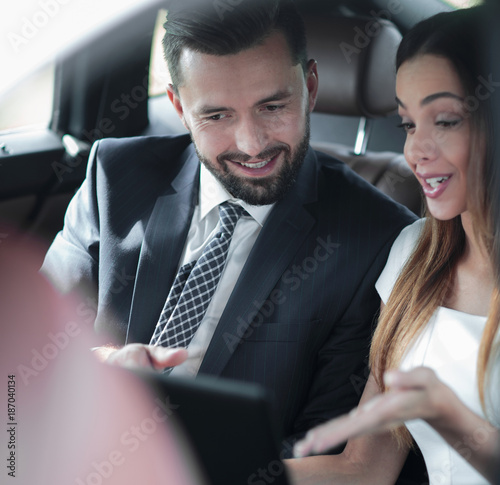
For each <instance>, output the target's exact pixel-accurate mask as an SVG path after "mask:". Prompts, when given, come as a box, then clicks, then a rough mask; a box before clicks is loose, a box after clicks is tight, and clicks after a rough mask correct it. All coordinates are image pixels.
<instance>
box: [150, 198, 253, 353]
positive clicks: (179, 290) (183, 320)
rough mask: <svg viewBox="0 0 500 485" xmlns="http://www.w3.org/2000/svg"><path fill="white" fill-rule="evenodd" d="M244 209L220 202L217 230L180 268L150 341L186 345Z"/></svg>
mask: <svg viewBox="0 0 500 485" xmlns="http://www.w3.org/2000/svg"><path fill="white" fill-rule="evenodd" d="M243 212H244V209H243V207H241V206H240V205H237V204H232V203H230V202H224V203H223V204H221V205H220V206H219V217H220V223H221V224H220V231H219V232H217V233H216V234H215V235H214V236H213V237H212V239H211V240H210V241H209V242H208V244H207V245H206V247H205V249H204V250H203V253H202V254H201V256H200V257H199V258H198V260H197V261H194V262H191V263H188V264H185V265H184V266H182V267H181V268H180V269H179V272H178V273H177V276H176V278H175V281H174V284H173V285H172V288H171V289H170V292H169V294H168V297H167V301H166V302H165V306H164V308H163V310H162V312H161V315H160V319H159V320H158V323H157V325H156V328H155V332H154V334H153V337H152V338H151V342H150V344H151V345H163V346H165V347H187V346H188V345H189V342H191V339H192V338H193V336H194V334H195V333H196V330H197V329H198V326H199V325H200V323H201V320H202V319H203V316H204V315H205V312H206V311H207V308H208V305H209V303H210V300H211V299H212V296H213V294H214V293H215V290H216V288H217V285H218V283H219V279H220V276H221V273H222V270H223V269H224V266H225V264H226V256H227V252H228V249H229V244H230V243H231V238H232V237H233V232H234V228H235V226H236V223H237V222H238V219H239V218H240V216H241V214H242V213H243Z"/></svg>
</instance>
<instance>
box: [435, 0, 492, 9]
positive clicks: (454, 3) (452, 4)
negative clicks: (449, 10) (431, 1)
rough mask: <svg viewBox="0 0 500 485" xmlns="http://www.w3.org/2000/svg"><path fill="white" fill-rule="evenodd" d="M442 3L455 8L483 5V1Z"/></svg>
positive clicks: (470, 0) (455, 0) (443, 0)
mask: <svg viewBox="0 0 500 485" xmlns="http://www.w3.org/2000/svg"><path fill="white" fill-rule="evenodd" d="M441 1H442V2H443V3H447V4H448V5H451V6H452V7H455V8H469V7H474V6H475V5H480V4H482V3H483V0H441Z"/></svg>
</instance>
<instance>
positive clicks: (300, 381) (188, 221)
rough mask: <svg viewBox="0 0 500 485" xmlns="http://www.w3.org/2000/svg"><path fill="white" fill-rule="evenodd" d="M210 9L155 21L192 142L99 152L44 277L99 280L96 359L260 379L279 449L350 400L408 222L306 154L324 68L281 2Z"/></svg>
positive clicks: (68, 286) (101, 147)
mask: <svg viewBox="0 0 500 485" xmlns="http://www.w3.org/2000/svg"><path fill="white" fill-rule="evenodd" d="M172 3H173V4H174V6H175V5H176V3H175V2H172ZM204 5H205V7H204V8H201V7H200V6H199V5H198V6H197V8H196V9H195V10H193V9H192V8H190V2H186V1H185V0H182V1H179V2H177V8H172V9H171V10H170V11H169V13H168V17H167V22H166V24H165V27H166V35H165V39H164V46H165V55H166V59H167V62H168V66H169V70H170V73H171V77H172V84H171V85H169V87H168V96H169V98H170V100H171V102H172V103H173V105H174V107H175V109H176V111H177V113H178V114H179V116H180V118H181V119H182V121H183V123H184V125H185V126H186V128H187V129H188V130H189V134H188V135H182V136H173V137H169V136H164V137H137V138H129V139H119V140H118V139H107V140H101V141H99V142H97V143H96V144H95V146H94V148H93V151H92V153H91V155H90V160H89V168H88V173H87V178H86V180H85V182H84V183H83V185H82V187H81V188H80V190H79V191H78V193H77V194H76V196H75V198H74V199H73V201H72V202H71V204H70V206H69V208H68V213H67V215H66V219H65V227H64V229H63V230H62V231H61V233H60V234H59V235H58V236H57V238H56V240H55V241H54V243H53V245H52V247H51V248H50V250H49V252H48V254H47V257H46V260H45V263H44V268H43V270H44V272H45V273H46V274H48V275H49V276H50V278H51V279H52V280H53V281H54V283H55V284H56V285H57V286H58V287H59V288H60V289H61V290H63V291H71V290H74V289H76V288H78V287H82V286H84V287H88V286H89V285H92V286H94V287H96V288H97V300H98V303H97V318H96V323H95V327H96V330H97V331H99V332H101V333H105V334H106V335H112V337H113V339H114V345H112V346H108V347H103V348H102V349H100V350H99V352H98V354H99V355H101V357H102V358H107V359H108V360H109V361H110V362H114V363H119V364H124V365H146V366H152V367H154V368H156V369H162V368H164V367H169V368H172V367H173V370H172V371H171V372H172V374H177V375H191V376H194V375H197V374H211V375H216V376H221V377H227V378H232V379H238V380H242V381H250V382H256V383H259V384H261V385H262V386H264V387H265V388H267V389H268V390H270V391H271V392H272V393H273V395H274V397H275V404H276V409H277V416H278V417H279V423H278V424H279V426H280V428H281V430H282V431H283V433H284V435H285V436H287V437H289V441H288V442H287V445H286V446H285V448H286V449H287V450H291V445H292V444H293V440H294V439H295V436H300V435H302V434H303V433H304V432H305V431H306V430H308V429H309V428H311V427H312V426H314V425H316V424H318V423H319V422H322V421H325V420H327V419H330V418H332V417H333V416H337V415H339V414H342V413H345V412H347V411H349V410H350V409H352V408H353V407H354V406H355V405H356V403H357V401H358V399H359V396H360V394H361V391H362V387H363V385H362V384H363V382H364V378H365V375H366V373H365V370H366V369H365V367H366V357H367V355H368V345H369V340H370V336H371V333H372V330H373V321H374V317H375V315H376V313H377V309H378V306H379V299H378V296H377V294H376V291H375V288H374V283H375V281H376V279H377V277H378V275H379V273H380V272H381V270H382V268H383V267H384V264H385V262H386V258H387V255H388V252H389V249H390V247H391V244H392V242H393V240H394V239H395V237H396V236H397V235H398V234H399V232H400V230H401V229H402V227H404V226H405V225H407V224H409V223H410V222H412V221H413V220H414V217H413V216H412V215H411V214H410V213H409V212H408V211H407V210H406V209H404V208H403V207H402V206H399V205H397V204H395V203H394V202H392V201H391V200H389V199H388V198H387V197H385V196H384V195H382V194H381V193H380V192H378V191H377V190H376V189H374V188H373V187H372V186H371V185H369V184H368V183H366V182H365V181H364V180H362V179H361V178H360V177H358V176H357V175H356V174H354V173H353V172H352V171H351V170H350V169H349V168H347V167H346V166H345V165H344V164H343V163H341V162H339V161H336V160H333V159H331V158H329V157H327V156H326V155H323V154H320V153H317V152H314V151H313V150H312V149H311V148H310V147H309V114H310V112H311V111H312V110H313V108H314V104H315V100H316V94H317V89H318V72H317V67H316V62H315V61H314V60H308V58H307V53H306V43H305V31H304V25H303V22H302V19H301V17H300V16H299V14H298V12H297V11H296V9H295V7H294V5H293V3H292V2H290V1H288V0H283V1H278V0H276V1H274V0H273V1H272V0H265V1H260V2H256V1H255V0H242V1H241V2H239V4H238V5H235V6H234V7H233V8H232V10H231V11H225V12H224V15H220V13H221V12H220V11H218V10H217V9H215V8H214V4H213V3H212V2H205V3H204ZM174 347H182V348H186V349H187V351H186V350H178V351H173V350H172V348H174Z"/></svg>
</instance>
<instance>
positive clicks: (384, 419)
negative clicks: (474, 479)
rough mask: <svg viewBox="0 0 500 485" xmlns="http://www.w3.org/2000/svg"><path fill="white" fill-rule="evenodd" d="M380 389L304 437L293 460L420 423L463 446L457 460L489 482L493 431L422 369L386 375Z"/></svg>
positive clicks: (495, 449)
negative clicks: (383, 387) (383, 389)
mask: <svg viewBox="0 0 500 485" xmlns="http://www.w3.org/2000/svg"><path fill="white" fill-rule="evenodd" d="M386 385H387V386H388V388H389V391H388V392H387V393H385V394H383V395H382V394H379V395H377V396H374V397H373V398H372V399H371V400H369V401H368V402H365V403H362V404H360V406H359V407H358V408H357V409H356V410H355V411H353V412H352V413H350V414H349V415H347V416H344V417H341V418H338V419H336V420H332V421H330V422H329V423H327V424H325V425H323V426H320V427H318V428H316V429H314V430H312V431H310V432H309V433H308V434H307V436H306V438H305V440H304V441H302V442H300V443H298V444H297V447H296V450H297V454H298V455H307V454H310V453H321V452H324V451H326V450H327V449H329V448H331V447H332V446H335V445H337V444H339V443H342V442H344V441H345V440H346V439H350V438H352V437H357V436H361V435H364V434H366V433H387V430H390V429H392V428H394V427H396V426H398V425H400V424H401V423H403V422H404V421H406V420H410V419H416V418H421V419H424V420H425V421H426V422H427V423H429V424H430V425H431V426H432V427H433V428H434V429H435V430H436V431H437V432H438V433H439V434H440V435H441V436H442V437H443V438H444V439H445V440H446V441H447V442H448V443H449V444H450V445H451V446H454V445H456V443H457V442H461V443H464V444H465V445H466V450H467V453H466V454H464V453H462V456H463V457H464V458H465V459H467V460H468V461H469V463H470V464H471V465H472V466H473V467H474V468H476V469H477V470H478V471H479V472H480V473H481V474H482V475H483V476H484V477H485V478H487V479H488V480H494V478H495V469H496V461H497V459H498V456H499V454H500V434H499V431H498V430H497V429H496V428H494V427H493V426H491V425H490V424H489V423H488V422H487V421H486V420H484V419H483V418H481V417H480V416H478V415H476V414H475V413H474V412H473V411H471V410H470V409H469V408H468V407H467V406H465V405H464V404H463V403H462V402H461V401H460V399H458V397H457V396H456V394H455V393H454V392H453V391H452V390H451V389H450V388H449V387H448V386H446V385H445V384H444V383H443V382H441V381H440V380H439V379H438V378H437V376H436V374H435V373H434V371H432V370H431V369H428V368H425V367H419V368H416V369H413V370H411V371H410V372H401V371H391V372H388V373H387V374H386ZM355 441H357V440H355ZM355 441H354V440H353V443H354V442H355ZM376 446H378V445H376ZM346 451H347V448H346Z"/></svg>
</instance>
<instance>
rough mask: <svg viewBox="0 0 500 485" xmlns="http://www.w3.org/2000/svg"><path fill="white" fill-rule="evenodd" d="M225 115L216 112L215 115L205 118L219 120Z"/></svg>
mask: <svg viewBox="0 0 500 485" xmlns="http://www.w3.org/2000/svg"><path fill="white" fill-rule="evenodd" d="M225 117H226V115H224V114H222V113H218V114H216V115H212V116H209V117H208V118H207V119H208V120H209V121H220V120H222V119H224V118H225Z"/></svg>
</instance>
